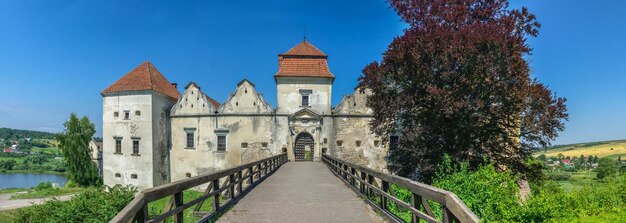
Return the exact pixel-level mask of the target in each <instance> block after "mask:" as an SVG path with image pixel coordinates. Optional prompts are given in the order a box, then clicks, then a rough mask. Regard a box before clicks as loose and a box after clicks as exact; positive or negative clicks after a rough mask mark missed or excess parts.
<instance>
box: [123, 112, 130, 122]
mask: <svg viewBox="0 0 626 223" xmlns="http://www.w3.org/2000/svg"><path fill="white" fill-rule="evenodd" d="M124 119H125V120H128V119H130V111H124Z"/></svg>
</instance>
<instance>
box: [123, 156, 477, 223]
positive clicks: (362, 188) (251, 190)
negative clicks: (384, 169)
mask: <svg viewBox="0 0 626 223" xmlns="http://www.w3.org/2000/svg"><path fill="white" fill-rule="evenodd" d="M322 158H323V162H322V163H320V162H288V160H287V155H286V154H281V155H277V156H273V157H270V158H267V159H264V160H260V161H257V162H253V163H249V164H245V165H242V166H238V167H234V168H231V169H227V170H223V171H220V172H217V173H212V174H205V175H199V176H196V177H192V178H188V179H185V180H181V181H176V182H173V183H169V184H165V185H162V186H159V187H155V188H152V189H148V190H145V191H143V192H141V193H139V194H138V195H137V196H136V197H135V199H134V200H133V201H131V202H130V203H129V204H128V205H127V206H126V207H125V208H124V209H123V210H122V211H121V212H120V213H118V214H117V215H116V216H115V217H114V218H113V219H112V220H111V222H164V221H167V222H172V221H173V222H214V221H217V222H443V223H448V222H463V223H464V222H472V223H473V222H479V221H480V220H479V219H478V218H477V217H476V215H474V214H473V213H472V211H471V210H469V209H468V208H467V206H466V205H465V204H464V203H463V202H462V201H461V200H460V199H459V198H458V197H457V196H456V195H455V194H453V193H451V192H448V191H445V190H441V189H438V188H435V187H432V186H430V185H426V184H422V183H418V182H415V181H411V180H409V179H407V178H403V177H398V176H394V175H390V174H386V173H381V172H378V171H374V170H372V169H369V168H366V167H363V166H359V165H355V164H351V163H348V162H345V161H342V160H339V159H336V158H334V157H331V156H328V155H323V157H322ZM198 187H201V188H206V189H204V193H203V194H202V195H201V196H197V197H194V198H191V199H189V200H183V197H184V196H183V195H184V193H185V192H186V191H188V190H197V188H198ZM398 188H404V189H407V190H408V191H410V192H411V194H410V195H408V198H407V196H406V195H405V196H401V197H400V196H397V195H398V194H396V192H397V190H398ZM405 191H406V190H405ZM167 197H169V202H168V203H167V204H166V205H165V207H164V208H163V209H162V210H158V213H157V214H155V213H152V212H154V208H153V207H151V205H153V204H154V203H157V202H158V200H161V199H164V198H165V199H167ZM149 210H152V211H149Z"/></svg>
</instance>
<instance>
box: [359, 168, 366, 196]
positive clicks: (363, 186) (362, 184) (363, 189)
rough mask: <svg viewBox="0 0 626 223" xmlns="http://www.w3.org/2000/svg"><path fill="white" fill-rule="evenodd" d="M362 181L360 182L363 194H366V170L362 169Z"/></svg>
mask: <svg viewBox="0 0 626 223" xmlns="http://www.w3.org/2000/svg"><path fill="white" fill-rule="evenodd" d="M361 180H362V181H361V182H360V183H359V184H360V185H361V194H366V192H365V183H363V182H365V172H363V171H361Z"/></svg>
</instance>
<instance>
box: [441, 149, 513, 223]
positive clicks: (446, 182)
mask: <svg viewBox="0 0 626 223" xmlns="http://www.w3.org/2000/svg"><path fill="white" fill-rule="evenodd" d="M515 181H516V179H515V177H514V176H513V175H512V174H511V173H510V172H508V171H504V172H498V171H496V168H495V167H494V166H493V165H485V166H481V167H479V168H478V170H476V171H471V170H470V169H469V167H468V164H467V163H462V164H461V165H455V164H454V163H453V162H452V160H451V158H450V157H448V156H445V158H444V159H443V162H442V164H441V165H439V168H438V171H437V174H436V177H435V180H434V182H433V186H435V187H439V188H443V189H446V190H449V191H452V192H454V193H456V195H457V196H459V198H461V200H463V201H464V202H465V204H466V205H467V206H468V207H469V208H470V210H472V211H474V213H475V214H476V215H478V216H479V217H480V218H481V219H482V220H484V221H487V222H491V221H500V220H513V219H515V217H516V215H517V212H518V211H519V209H520V208H521V206H520V201H519V199H518V195H519V189H518V186H517V183H516V182H515Z"/></svg>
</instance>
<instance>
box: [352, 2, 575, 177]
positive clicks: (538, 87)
mask: <svg viewBox="0 0 626 223" xmlns="http://www.w3.org/2000/svg"><path fill="white" fill-rule="evenodd" d="M389 2H390V3H391V6H392V8H394V9H395V10H396V11H397V13H398V15H400V17H401V18H402V19H403V20H404V21H405V22H407V23H408V24H409V28H407V29H406V30H404V34H403V35H402V36H400V37H397V38H395V39H394V41H393V42H392V43H391V44H390V45H389V47H388V49H387V51H386V52H385V53H384V56H383V59H382V61H381V62H380V63H378V62H373V63H371V64H369V65H368V66H367V67H366V68H365V69H364V70H363V76H361V77H360V78H359V81H360V83H359V87H361V88H362V89H369V90H371V92H372V94H371V95H370V96H368V100H367V105H368V107H370V108H372V110H373V114H374V119H373V120H372V122H371V123H370V124H371V127H372V129H373V131H374V132H375V133H376V134H378V135H390V134H394V133H397V132H398V131H400V136H401V137H400V146H399V148H398V149H395V150H390V151H389V154H388V156H387V159H388V161H389V168H390V170H391V171H393V172H395V173H397V174H399V175H403V176H412V177H414V178H417V179H419V180H421V181H424V182H427V183H428V182H429V181H430V180H431V179H432V176H434V173H435V170H436V166H435V165H436V164H437V163H439V162H441V160H442V159H443V154H450V156H452V158H453V161H454V162H457V163H461V162H463V161H467V162H468V163H469V167H470V169H474V168H477V167H478V166H480V165H481V164H483V163H488V162H495V163H498V164H501V165H503V166H502V167H506V168H507V169H509V170H512V171H514V172H521V173H527V172H528V171H529V170H528V168H527V166H526V165H525V162H526V160H527V158H528V157H529V156H530V153H531V152H532V151H534V150H535V149H537V148H541V147H545V146H547V145H549V141H550V140H552V139H554V138H555V137H556V136H557V133H558V132H559V131H561V130H563V129H564V123H563V121H564V120H566V119H567V117H568V115H567V114H566V110H567V109H566V107H565V99H564V98H556V97H555V96H554V95H553V94H552V92H551V91H550V90H549V89H547V88H546V87H545V86H544V85H543V84H541V83H540V82H538V81H537V80H532V79H531V78H530V68H529V66H528V63H527V62H526V61H525V59H524V56H525V55H528V54H529V53H530V52H531V49H530V47H529V46H528V45H527V44H526V37H527V36H536V35H537V33H538V32H537V28H538V27H539V24H538V23H537V22H536V20H535V16H534V15H532V14H531V13H529V12H528V10H527V9H526V8H522V9H521V10H514V9H510V8H509V4H508V2H507V1H506V0H499V1H480V0H469V1H452V2H450V1H446V0H430V1H418V0H412V1H407V0H390V1H389Z"/></svg>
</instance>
